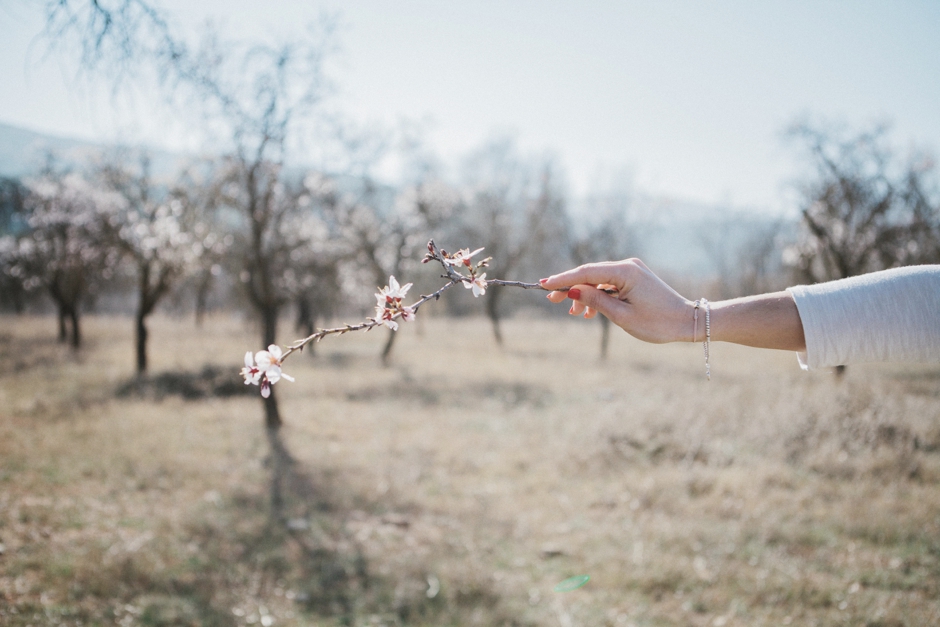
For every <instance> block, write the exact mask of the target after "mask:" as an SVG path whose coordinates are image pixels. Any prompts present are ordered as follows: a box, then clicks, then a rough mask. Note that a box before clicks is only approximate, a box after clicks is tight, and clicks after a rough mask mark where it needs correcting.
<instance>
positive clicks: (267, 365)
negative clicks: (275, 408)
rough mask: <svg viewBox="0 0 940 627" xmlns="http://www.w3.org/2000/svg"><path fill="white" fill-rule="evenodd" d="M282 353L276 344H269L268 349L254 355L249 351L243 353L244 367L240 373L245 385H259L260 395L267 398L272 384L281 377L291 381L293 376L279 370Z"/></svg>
mask: <svg viewBox="0 0 940 627" xmlns="http://www.w3.org/2000/svg"><path fill="white" fill-rule="evenodd" d="M282 354H283V353H282V352H281V347H280V346H278V345H277V344H271V345H270V346H268V350H266V351H258V352H257V353H255V354H254V355H252V354H251V351H248V352H247V353H245V367H244V368H242V373H241V374H242V376H243V377H245V385H260V386H261V396H263V397H264V398H268V397H269V396H271V386H272V385H274V384H275V383H277V382H278V381H280V380H281V379H287V380H288V381H293V380H294V377H292V376H290V375H288V374H285V373H284V372H282V371H281V355H282Z"/></svg>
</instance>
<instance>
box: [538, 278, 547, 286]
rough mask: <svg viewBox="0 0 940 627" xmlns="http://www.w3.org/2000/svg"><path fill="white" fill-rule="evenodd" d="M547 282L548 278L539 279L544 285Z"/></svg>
mask: <svg viewBox="0 0 940 627" xmlns="http://www.w3.org/2000/svg"><path fill="white" fill-rule="evenodd" d="M547 282H548V279H539V283H541V284H543V285H544V284H545V283H547Z"/></svg>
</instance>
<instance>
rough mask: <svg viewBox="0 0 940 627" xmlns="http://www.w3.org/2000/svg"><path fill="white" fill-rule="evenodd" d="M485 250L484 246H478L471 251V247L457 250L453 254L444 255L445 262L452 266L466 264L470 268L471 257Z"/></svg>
mask: <svg viewBox="0 0 940 627" xmlns="http://www.w3.org/2000/svg"><path fill="white" fill-rule="evenodd" d="M481 252H483V249H482V248H477V249H476V250H475V251H473V252H470V249H469V248H462V249H460V250H458V251H457V252H455V253H454V254H453V255H447V256H445V257H444V263H446V264H448V265H451V266H460V265H464V266H467V267H468V268H469V267H470V258H471V257H473V256H474V255H476V254H478V253H481Z"/></svg>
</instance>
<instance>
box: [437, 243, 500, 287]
mask: <svg viewBox="0 0 940 627" xmlns="http://www.w3.org/2000/svg"><path fill="white" fill-rule="evenodd" d="M482 251H483V249H482V248H477V249H476V250H475V251H473V252H470V249H469V248H463V249H461V250H458V251H457V252H455V253H454V254H453V255H448V254H446V253H444V263H446V264H447V265H449V266H454V267H457V268H459V267H460V266H463V267H465V268H467V269H468V270H469V271H470V280H469V281H465V282H464V284H463V286H464V287H465V288H467V289H468V290H473V297H474V298H479V297H480V296H483V295H484V294H486V272H484V273H483V274H481V275H479V276H477V271H478V270H479V269H480V268H485V267H486V265H487V263H488V262H489V258H487V259H484V260H483V261H481V262H479V263H477V264H476V265H473V263H471V262H470V258H471V257H473V256H474V255H476V254H477V253H480V252H482Z"/></svg>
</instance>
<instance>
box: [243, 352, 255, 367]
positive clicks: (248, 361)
mask: <svg viewBox="0 0 940 627" xmlns="http://www.w3.org/2000/svg"><path fill="white" fill-rule="evenodd" d="M254 365H255V360H254V357H253V356H252V354H251V351H248V352H247V353H245V367H246V368H252V367H254Z"/></svg>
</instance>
